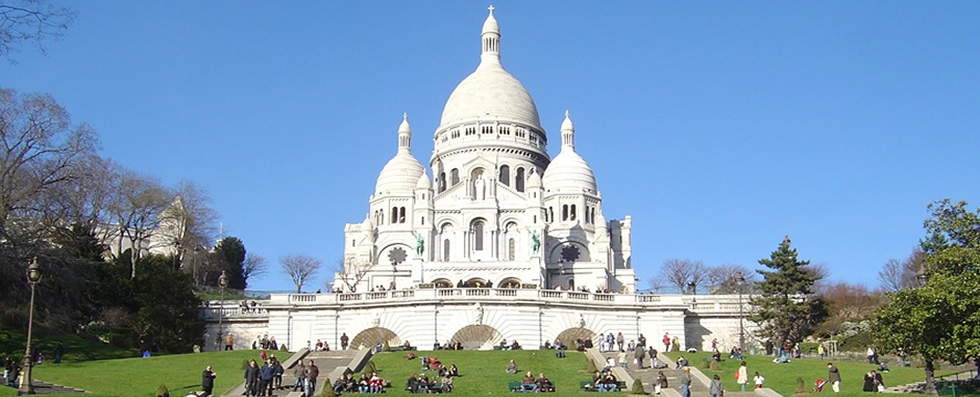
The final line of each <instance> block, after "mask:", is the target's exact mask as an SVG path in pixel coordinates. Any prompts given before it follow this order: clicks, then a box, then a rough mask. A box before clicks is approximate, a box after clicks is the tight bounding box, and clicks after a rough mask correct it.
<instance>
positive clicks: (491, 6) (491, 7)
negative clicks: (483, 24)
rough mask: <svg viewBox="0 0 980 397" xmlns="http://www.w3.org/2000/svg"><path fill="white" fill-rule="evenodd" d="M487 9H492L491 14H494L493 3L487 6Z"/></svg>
mask: <svg viewBox="0 0 980 397" xmlns="http://www.w3.org/2000/svg"><path fill="white" fill-rule="evenodd" d="M487 9H488V10H490V15H493V4H491V5H490V6H489V7H487Z"/></svg>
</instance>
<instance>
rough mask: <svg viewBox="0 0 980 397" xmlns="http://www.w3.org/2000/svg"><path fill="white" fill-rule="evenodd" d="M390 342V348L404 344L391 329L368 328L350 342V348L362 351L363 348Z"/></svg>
mask: <svg viewBox="0 0 980 397" xmlns="http://www.w3.org/2000/svg"><path fill="white" fill-rule="evenodd" d="M385 342H388V346H399V345H401V344H402V342H401V340H400V339H398V335H395V333H394V332H392V331H391V330H390V329H387V328H382V327H374V328H368V329H366V330H363V331H361V332H360V333H358V334H357V336H355V337H354V339H352V340H351V341H350V346H351V348H352V349H360V348H361V347H362V345H363V347H368V348H370V347H374V345H376V344H378V343H381V344H384V343H385Z"/></svg>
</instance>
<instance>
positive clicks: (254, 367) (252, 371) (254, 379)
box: [245, 360, 259, 397]
mask: <svg viewBox="0 0 980 397" xmlns="http://www.w3.org/2000/svg"><path fill="white" fill-rule="evenodd" d="M257 395H259V366H258V364H256V363H255V360H252V361H249V362H248V367H246V368H245V396H247V397H250V396H257Z"/></svg>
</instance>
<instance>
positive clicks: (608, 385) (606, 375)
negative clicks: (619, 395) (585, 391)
mask: <svg viewBox="0 0 980 397" xmlns="http://www.w3.org/2000/svg"><path fill="white" fill-rule="evenodd" d="M592 386H593V387H595V388H596V390H598V391H599V392H614V391H616V389H618V388H619V379H616V375H614V374H613V373H612V371H611V370H606V371H604V372H599V371H595V372H594V373H593V374H592Z"/></svg>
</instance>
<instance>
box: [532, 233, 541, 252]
mask: <svg viewBox="0 0 980 397" xmlns="http://www.w3.org/2000/svg"><path fill="white" fill-rule="evenodd" d="M539 248H541V238H540V237H538V232H537V230H535V231H533V232H531V251H532V252H534V253H537V252H538V249H539Z"/></svg>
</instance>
